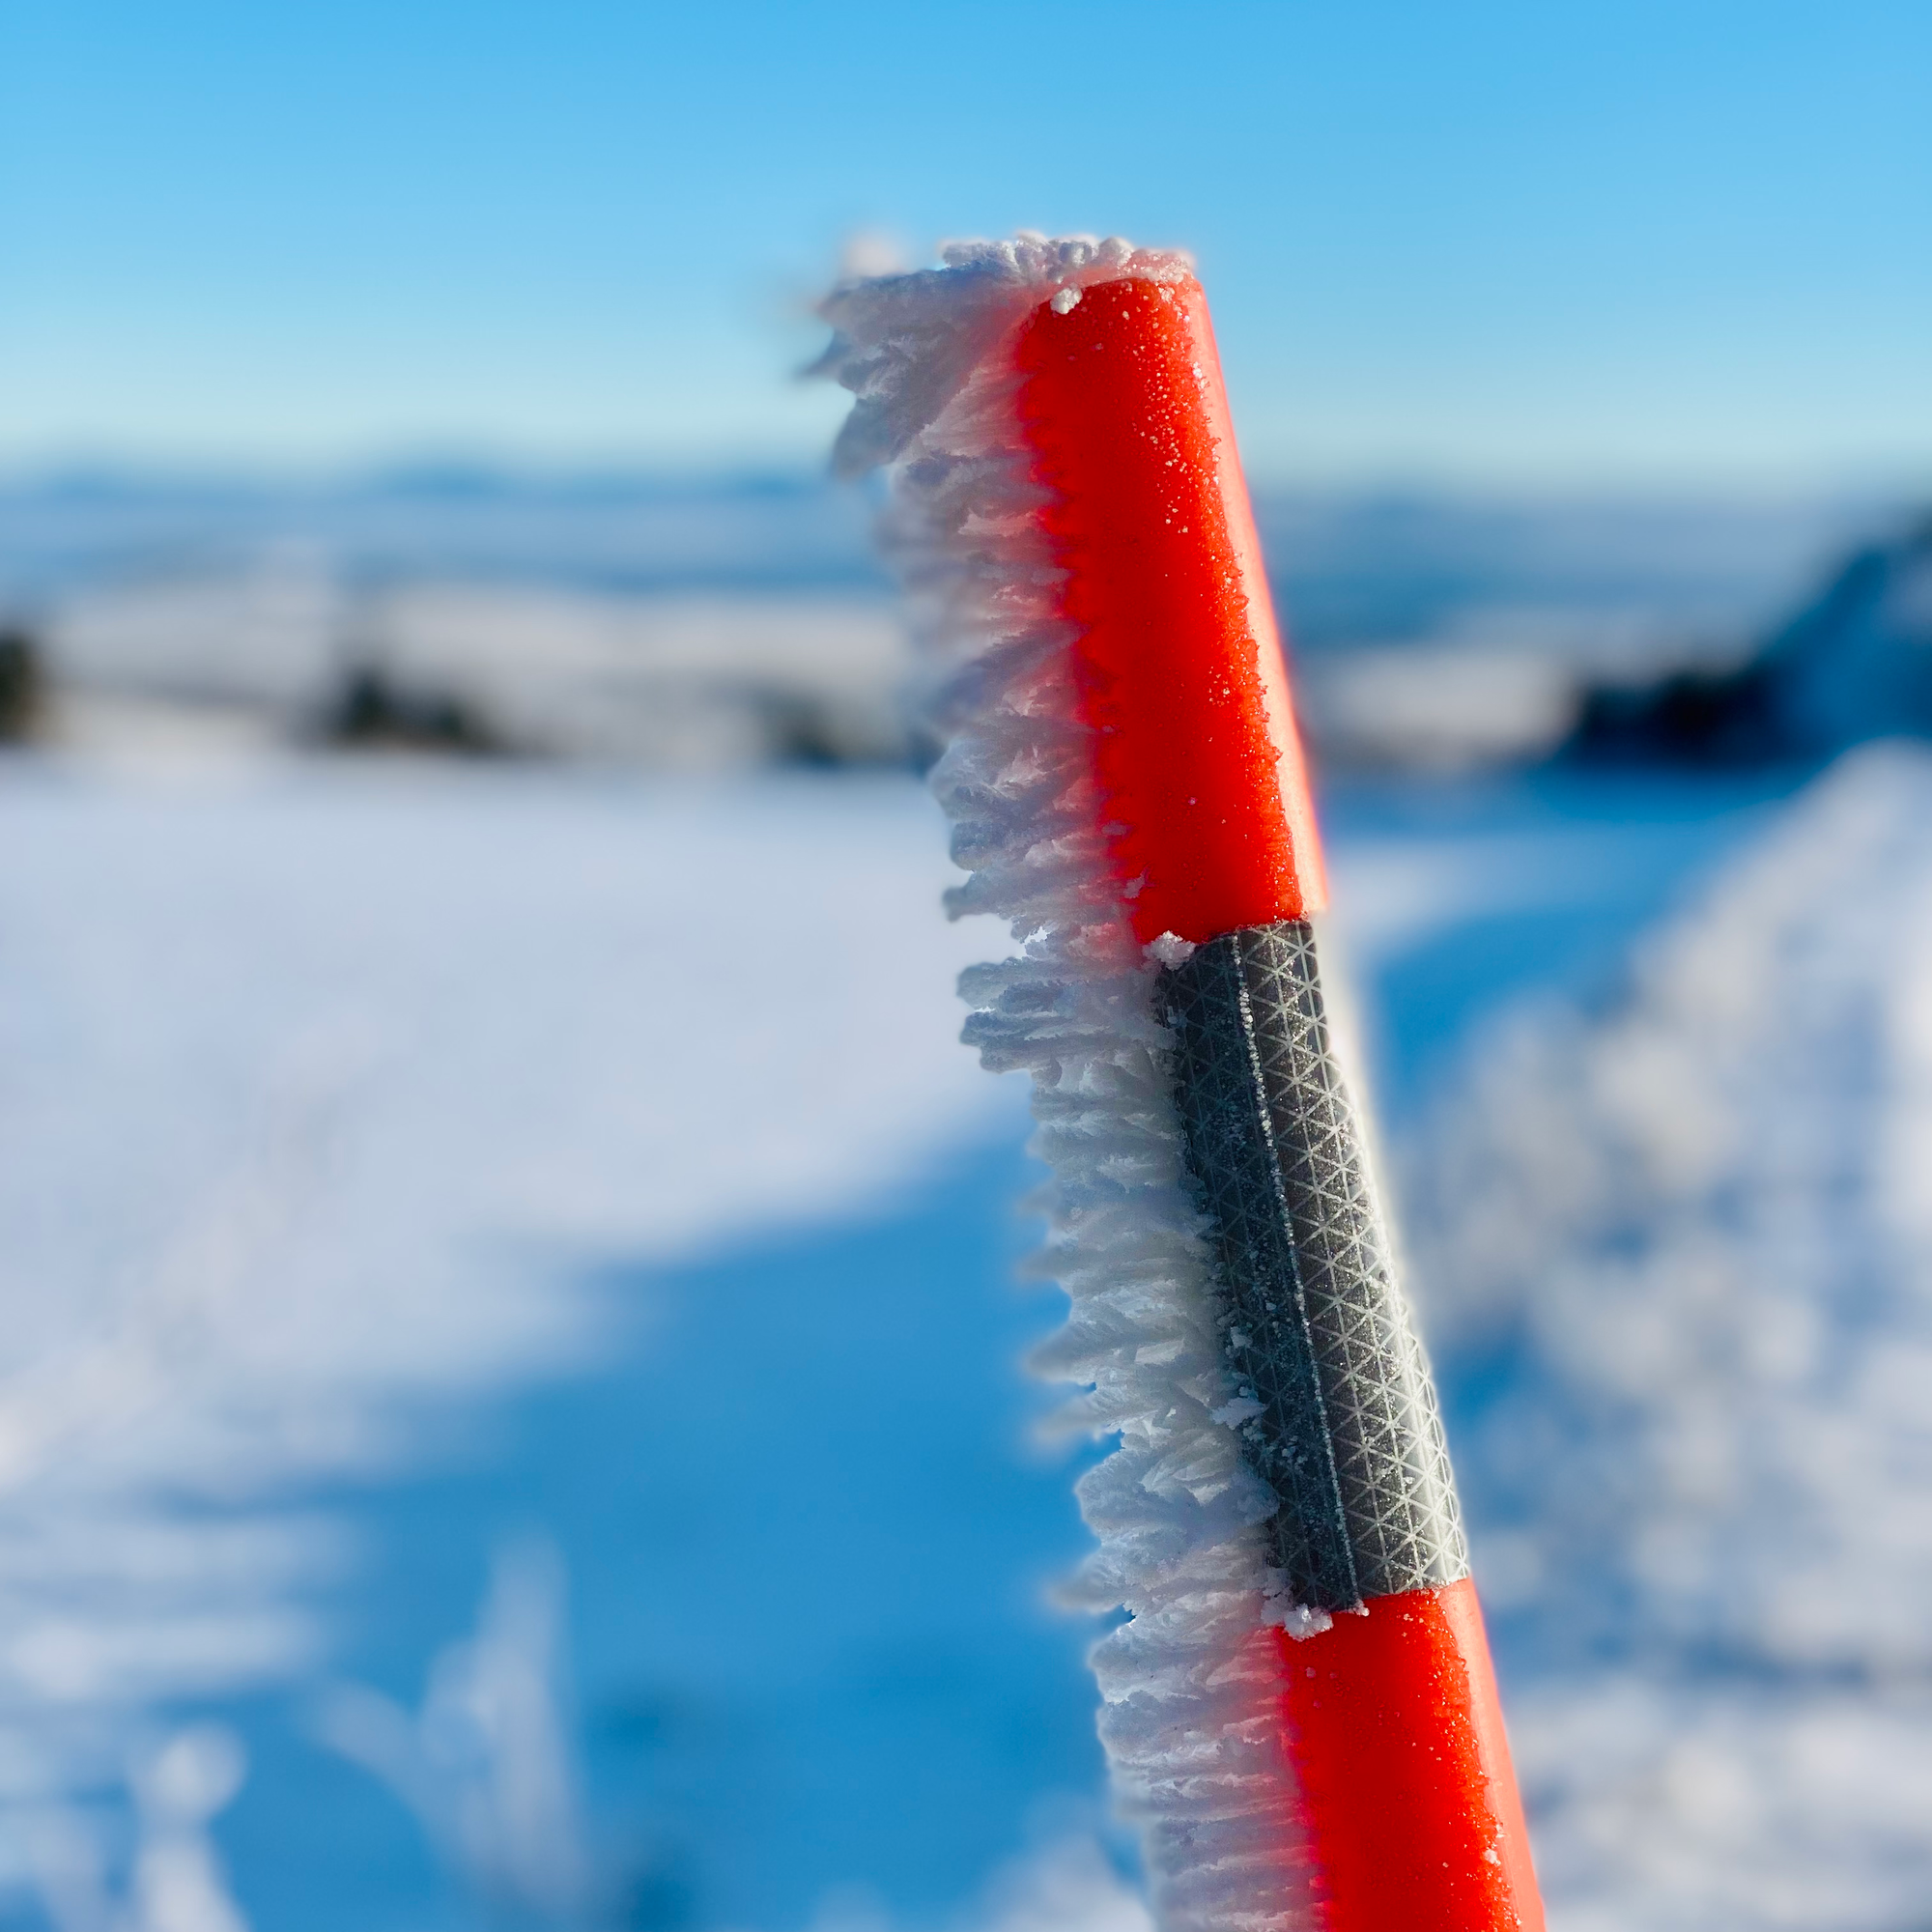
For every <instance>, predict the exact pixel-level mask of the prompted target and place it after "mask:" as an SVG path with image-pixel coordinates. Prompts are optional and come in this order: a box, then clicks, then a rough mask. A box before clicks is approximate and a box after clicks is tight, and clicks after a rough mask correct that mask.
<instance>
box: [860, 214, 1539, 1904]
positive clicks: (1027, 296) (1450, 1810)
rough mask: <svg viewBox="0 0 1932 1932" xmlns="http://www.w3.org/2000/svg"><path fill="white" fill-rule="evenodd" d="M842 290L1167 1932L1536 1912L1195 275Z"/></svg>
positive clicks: (1110, 1696)
mask: <svg viewBox="0 0 1932 1932" xmlns="http://www.w3.org/2000/svg"><path fill="white" fill-rule="evenodd" d="M945 260H946V266H945V267H944V268H941V269H936V270H924V271H921V272H918V273H912V274H904V275H894V276H886V277H880V278H876V279H870V280H866V281H860V282H855V283H851V284H847V285H845V286H843V287H841V288H840V289H838V291H837V292H836V293H835V294H834V295H833V297H832V298H830V300H829V301H828V303H827V305H826V311H825V312H826V315H827V317H828V319H829V320H830V321H831V322H832V324H833V326H834V328H835V330H836V331H837V335H836V339H835V341H834V343H833V346H832V349H831V350H830V351H829V352H828V355H827V357H826V362H825V366H826V368H827V369H828V370H829V371H830V372H831V373H833V374H836V375H837V376H838V379H839V380H840V381H841V382H842V383H844V384H846V386H847V387H849V388H850V389H852V390H853V391H854V392H855V394H856V395H857V397H858V401H857V404H856V406H855V407H854V409H853V411H852V413H851V416H850V418H849V419H848V421H847V424H846V426H845V429H844V431H843V433H842V435H841V438H840V441H839V448H838V456H839V461H840V463H841V465H842V467H844V468H845V469H865V468H867V467H870V466H872V465H875V464H886V465H888V466H890V471H891V479H892V484H893V502H894V511H893V515H892V522H891V526H892V530H893V539H894V546H895V552H896V560H897V562H898V564H899V566H900V568H901V571H902V574H903V576H904V578H905V581H906V582H907V585H908V588H909V590H910V592H911V595H912V598H913V603H914V609H915V612H916V615H917V617H918V620H919V623H920V627H921V629H922V632H923V639H924V642H925V645H926V647H927V662H928V664H929V666H930V668H931V670H932V673H933V675H932V678H931V686H930V706H931V719H932V723H933V725H934V726H935V728H936V730H937V732H938V734H939V736H940V738H941V741H942V742H943V744H944V746H945V751H944V754H943V755H942V757H941V758H940V761H939V763H938V766H937V767H936V770H935V773H934V783H935V786H936V789H937V790H938V793H939V796H940V798H941V800H942V802H943V803H944V804H945V806H946V808H947V810H948V811H949V813H950V814H951V815H952V819H953V821H954V827H955V829H954V834H953V852H954V856H955V857H956V858H957V860H958V861H959V863H960V865H961V866H962V867H965V868H966V869H967V870H968V872H969V873H970V874H971V877H970V879H969V881H968V883H967V884H965V885H964V886H962V887H960V888H959V889H958V891H957V892H956V894H955V895H954V903H953V910H954V911H955V912H993V913H997V914H999V915H1001V916H1002V917H1004V918H1005V919H1007V920H1008V921H1009V922H1010V923H1011V925H1012V929H1013V932H1014V935H1015V937H1016V938H1017V939H1019V940H1020V941H1021V942H1022V948H1023V950H1022V952H1021V954H1020V956H1019V957H1018V958H1016V959H1012V960H1009V961H1006V962H1004V963H1002V964H999V965H995V966H988V967H984V968H980V969H978V970H976V971H975V972H973V973H969V974H968V975H967V976H966V980H965V982H964V990H965V992H966V995H967V997H968V999H969V1000H970V1001H971V1002H972V1004H973V1005H974V1007H975V1008H976V1010H975V1012H974V1014H973V1017H972V1018H971V1020H970V1021H969V1022H968V1028H967V1037H968V1038H969V1039H970V1040H972V1041H973V1042H974V1043H975V1044H977V1045H978V1046H979V1047H980V1051H981V1054H982V1055H983V1057H984V1059H985V1060H986V1062H987V1064H988V1065H991V1066H994V1067H1000V1068H1006V1067H1012V1066H1026V1067H1028V1068H1030V1069H1031V1070H1032V1072H1033V1075H1034V1081H1035V1110H1036V1113H1037V1118H1038V1120H1039V1123H1040V1127H1039V1134H1038V1137H1037V1149H1038V1151H1040V1153H1041V1154H1042V1155H1043V1157H1044V1158H1045V1159H1046V1160H1047V1161H1048V1162H1049V1163H1050V1165H1051V1167H1052V1169H1053V1174H1054V1192H1053V1200H1054V1205H1053V1208H1052V1230H1053V1232H1052V1236H1051V1238H1050V1244H1049V1249H1048V1262H1049V1264H1050V1265H1051V1267H1052V1270H1053V1272H1054V1273H1055V1274H1056V1275H1057V1276H1058V1277H1059V1279H1060V1280H1061V1281H1062V1282H1063V1283H1064V1284H1065V1288H1066V1291H1067V1293H1068V1294H1069V1295H1070V1297H1071V1299H1072V1312H1071V1315H1070V1317H1069V1320H1068V1322H1067V1325H1066V1327H1065V1329H1064V1330H1063V1331H1062V1332H1061V1334H1060V1335H1059V1336H1058V1337H1057V1338H1056V1339H1055V1340H1054V1342H1053V1343H1052V1344H1050V1345H1049V1348H1048V1350H1047V1351H1046V1353H1047V1357H1048V1366H1049V1367H1050V1368H1051V1369H1052V1370H1053V1371H1054V1372H1055V1373H1059V1374H1063V1375H1065V1377H1067V1378H1069V1379H1072V1380H1075V1381H1079V1382H1082V1383H1085V1384H1088V1385H1090V1387H1091V1390H1092V1393H1091V1394H1090V1395H1088V1396H1087V1397H1085V1398H1084V1401H1083V1407H1084V1411H1085V1414H1086V1417H1087V1419H1088V1420H1089V1421H1090V1423H1091V1425H1092V1427H1093V1428H1094V1430H1095V1431H1097V1432H1103V1433H1118V1435H1119V1437H1120V1447H1119V1449H1118V1450H1117V1451H1116V1452H1115V1453H1114V1454H1113V1455H1112V1456H1111V1457H1109V1458H1108V1459H1107V1460H1106V1462H1104V1463H1101V1464H1100V1465H1099V1466H1098V1467H1097V1468H1096V1469H1094V1471H1093V1472H1092V1473H1091V1474H1090V1475H1088V1476H1087V1477H1086V1479H1085V1480H1084V1482H1083V1484H1082V1486H1081V1502H1082V1506H1083V1508H1084V1510H1085V1512H1086V1516H1087V1520H1088V1521H1089V1523H1090V1524H1091V1525H1092V1526H1093V1528H1094V1531H1095V1533H1096V1535H1097V1536H1098V1538H1099V1548H1098V1549H1097V1551H1096V1552H1095V1554H1094V1557H1093V1558H1092V1559H1091V1561H1090V1563H1089V1566H1088V1570H1087V1573H1086V1580H1087V1583H1088V1586H1089V1589H1090V1594H1091V1596H1092V1598H1093V1600H1094V1602H1095V1603H1096V1604H1099V1605H1115V1604H1124V1605H1125V1606H1126V1608H1127V1610H1128V1611H1129V1612H1130V1620H1129V1621H1128V1622H1126V1623H1124V1624H1122V1626H1121V1627H1120V1628H1119V1629H1117V1630H1116V1631H1115V1632H1113V1633H1112V1634H1110V1635H1109V1636H1107V1637H1106V1638H1105V1639H1103V1640H1102V1641H1101V1642H1100V1643H1099V1644H1098V1645H1097V1646H1096V1648H1095V1651H1094V1667H1095V1670H1096V1672H1097V1674H1098V1676H1099V1680H1100V1685H1101V1690H1102V1692H1103V1696H1104V1700H1105V1707H1104V1712H1103V1716H1102V1719H1101V1731H1102V1736H1103V1738H1104V1739H1105V1742H1106V1745H1107V1749H1108V1753H1109V1756H1110V1758H1111V1761H1112V1764H1113V1769H1114V1776H1115V1780H1116V1786H1117V1789H1118V1791H1119V1793H1120V1795H1121V1797H1122V1801H1123V1803H1124V1804H1125V1805H1126V1806H1127V1807H1128V1809H1129V1810H1130V1812H1131V1813H1132V1814H1133V1816H1134V1817H1135V1819H1136V1821H1137V1822H1138V1823H1139V1825H1140V1827H1141V1829H1142V1833H1143V1836H1144V1841H1145V1845H1146V1850H1147V1860H1148V1865H1149V1869H1150V1873H1151V1880H1152V1884H1153V1888H1154V1903H1155V1907H1156V1910H1157V1913H1158V1915H1159V1917H1160V1919H1161V1922H1162V1924H1163V1926H1164V1927H1165V1928H1167V1932H1210V1928H1211V1932H1230V1928H1240V1932H1262V1928H1270V1932H1288V1928H1291V1927H1293V1928H1301V1927H1317V1926H1319V1927H1323V1928H1327V1932H1492V1928H1494V1932H1502V1928H1532V1927H1539V1926H1540V1925H1541V1924H1542V1910H1541V1907H1540V1905H1539V1903H1538V1900H1537V1893H1536V1884H1535V1879H1534V1877H1533V1875H1532V1872H1531V1869H1530V1861H1529V1852H1528V1845H1527V1840H1526V1837H1525V1833H1524V1830H1523V1823H1522V1814H1521V1809H1520V1804H1519V1802H1518V1798H1517V1793H1516V1784H1515V1778H1514V1775H1513V1773H1512V1772H1511V1769H1510V1763H1509V1755H1508V1749H1507V1747H1506V1745H1505V1742H1504V1738H1503V1730H1502V1720H1501V1717H1500V1714H1499V1712H1498V1709H1497V1705H1496V1695H1495V1687H1494V1682H1493V1679H1492V1674H1491V1669H1490V1662H1489V1652H1488V1647H1487V1643H1486V1640H1485V1638H1484V1634H1483V1627H1482V1619H1481V1614H1480V1612H1479V1610H1478V1608H1477V1605H1476V1600H1475V1595H1474V1592H1473V1589H1472V1586H1471V1584H1470V1581H1469V1577H1468V1559H1467V1554H1466V1550H1465V1547H1464V1543H1463V1530H1462V1525H1461V1521H1460V1519H1459V1516H1458V1511H1457V1503H1456V1494H1455V1489H1454V1485H1453V1481H1452V1478H1451V1475H1450V1470H1449V1463H1448V1458H1447V1455H1446V1452H1445V1450H1444V1447H1443V1441H1442V1431H1441V1424H1440V1421H1439V1419H1438V1416H1437V1413H1436V1406H1435V1391H1434V1389H1433V1387H1432V1385H1431V1381H1430V1376H1429V1369H1428V1365H1427V1363H1426V1361H1425V1360H1424V1358H1423V1355H1422V1351H1421V1350H1420V1348H1419V1347H1418V1345H1417V1343H1416V1340H1415V1337H1414V1335H1413V1332H1412V1330H1411V1329H1410V1326H1409V1321H1408V1316H1407V1312H1406V1307H1405V1304H1404V1300H1403V1296H1402V1293H1401V1289H1400V1287H1399V1285H1398V1283H1397V1281H1396V1278H1395V1275H1394V1272H1393V1269H1392V1266H1391V1262H1390V1254H1389V1245H1388V1240H1387V1237H1386V1234H1385V1231H1384V1228H1383V1224H1382V1220H1381V1215H1380V1210H1379V1208H1378V1204H1377V1200H1376V1194H1375V1186H1374V1179H1373V1176H1372V1175H1371V1173H1370V1169H1369V1165H1368V1161H1367V1157H1366V1151H1365V1147H1364V1142H1363V1136H1362V1133H1361V1129H1360V1125H1359V1122H1358V1121H1357V1119H1356V1116H1355V1114H1354V1112H1353V1109H1352V1106H1351V1103H1350V1097H1349V1094H1348V1091H1347V1088H1346V1086H1345V1084H1344V1082H1343V1079H1342V1077H1341V1074H1340V1071H1339V1069H1338V1067H1337V1065H1336V1061H1335V1058H1334V1055H1333V1052H1332V1051H1331V1047H1330V1041H1329V1036H1328V1027H1327V1020H1326V1017H1325V1013H1324V1009H1323V1005H1322V994H1321V977H1320V973H1319V971H1318V967H1317V956H1316V955H1317V947H1316V934H1315V930H1314V927H1313V926H1312V924H1311V923H1310V922H1311V919H1312V917H1313V916H1314V915H1315V914H1316V913H1318V912H1319V911H1320V910H1321V905H1322V897H1323V883H1322V875H1321V855H1320V850H1319V847H1318V844H1317V840H1316V833H1315V824H1314V817H1313V813H1312V811H1311V810H1310V806H1309V802H1308V795H1307V788H1306V783H1305V781H1304V778H1303V773H1302V767H1301V759H1300V753H1299V751H1298V748H1297V743H1296V737H1295V729H1294V724H1293V715H1292V713H1291V709H1290V704H1289V694H1288V683H1287V676H1286V672H1285V669H1284V668H1283V663H1282V655H1281V648H1280V643H1279V640H1278V639H1277V637H1276V633H1275V628H1274V620H1273V616H1272V614H1271V610H1270V605H1269V598H1268V591H1267V586H1266V582H1265V579H1264V575H1263V571H1262V561H1261V554H1260V547H1259V544H1258V541H1257V538H1256V535H1255V528H1254V523H1253V518H1252V514H1251V512H1250V510H1249V507H1248V499H1247V493H1246V489H1245V486H1244V484H1243V482H1242V480H1241V475H1240V470H1239V468H1238V465H1237V462H1236V454H1235V442H1234V437H1233V432H1232V429H1231V427H1230V424H1229V421H1228V412H1227V403H1226V398H1225V395H1224V393H1223V389H1222V384H1221V376H1220V369H1219V364H1218V362H1217V359H1216V356H1215V350H1214V342H1213V337H1212V333H1211V331H1210V328H1209V326H1208V309H1207V304H1206V300H1205V298H1204V297H1203V295H1202V292H1201V288H1200V285H1199V283H1197V282H1196V281H1195V280H1194V278H1193V275H1192V274H1191V272H1190V270H1189V266H1188V264H1187V262H1186V260H1185V258H1183V257H1179V256H1176V255H1170V254H1160V253H1152V252H1149V251H1144V250H1136V249H1133V248H1131V247H1130V246H1129V245H1128V244H1126V243H1124V242H1122V241H1104V242H1095V241H1087V240H1076V241H1046V240H1044V239H1042V238H1038V237H1027V236H1023V237H1022V238H1020V239H1019V240H1018V241H1012V242H1000V243H972V244H967V245H964V246H960V247H954V248H952V249H949V250H948V251H947V253H946V257H945Z"/></svg>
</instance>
